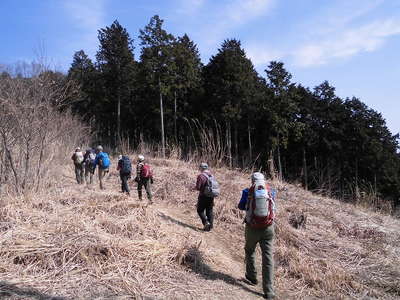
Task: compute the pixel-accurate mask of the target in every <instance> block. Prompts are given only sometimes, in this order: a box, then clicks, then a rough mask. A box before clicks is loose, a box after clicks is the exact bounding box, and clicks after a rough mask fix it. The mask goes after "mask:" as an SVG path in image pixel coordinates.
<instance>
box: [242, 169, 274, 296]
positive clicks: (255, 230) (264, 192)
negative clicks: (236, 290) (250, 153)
mask: <svg viewBox="0 0 400 300" xmlns="http://www.w3.org/2000/svg"><path fill="white" fill-rule="evenodd" d="M274 198H275V192H274V191H272V190H271V188H270V187H269V186H268V185H267V184H266V183H265V179H264V175H263V174H262V173H260V172H255V173H253V174H252V176H251V186H250V188H248V189H245V190H243V192H242V198H241V200H240V202H239V205H238V208H239V209H241V210H245V211H246V217H245V221H244V222H245V223H246V228H245V256H246V274H245V277H246V279H247V280H248V283H249V284H251V285H257V284H258V280H257V272H256V267H255V262H254V259H255V249H256V246H257V244H260V248H261V255H262V285H263V290H264V298H266V299H272V298H274V297H275V293H274V285H273V280H274V261H273V255H272V250H273V241H274V235H275V232H274V215H275V200H274Z"/></svg>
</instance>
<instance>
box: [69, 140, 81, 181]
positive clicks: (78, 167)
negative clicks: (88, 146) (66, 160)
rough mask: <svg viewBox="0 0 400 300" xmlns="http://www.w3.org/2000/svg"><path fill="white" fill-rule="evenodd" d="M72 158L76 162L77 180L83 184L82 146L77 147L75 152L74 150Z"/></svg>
mask: <svg viewBox="0 0 400 300" xmlns="http://www.w3.org/2000/svg"><path fill="white" fill-rule="evenodd" d="M71 159H72V161H73V162H74V167H75V177H76V182H77V183H78V184H82V183H83V167H84V160H83V153H82V151H81V148H79V147H77V148H76V149H75V152H74V154H72V156H71Z"/></svg>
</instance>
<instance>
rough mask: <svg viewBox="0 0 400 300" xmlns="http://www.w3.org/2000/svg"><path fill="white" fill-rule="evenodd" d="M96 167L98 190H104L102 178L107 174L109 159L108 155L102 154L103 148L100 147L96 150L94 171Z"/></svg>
mask: <svg viewBox="0 0 400 300" xmlns="http://www.w3.org/2000/svg"><path fill="white" fill-rule="evenodd" d="M97 165H98V166H99V171H98V172H99V183H100V189H101V190H104V189H105V187H104V184H103V179H104V176H105V175H106V174H107V173H108V171H109V170H108V168H109V167H110V158H109V157H108V154H107V153H105V152H103V147H102V146H101V145H99V146H97V148H96V158H95V160H94V169H96V167H97Z"/></svg>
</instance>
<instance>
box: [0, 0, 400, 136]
mask: <svg viewBox="0 0 400 300" xmlns="http://www.w3.org/2000/svg"><path fill="white" fill-rule="evenodd" d="M155 14H158V15H159V16H160V18H162V19H164V21H165V22H164V27H165V29H166V30H167V31H168V32H170V33H172V34H174V35H175V36H181V35H183V34H184V33H187V34H188V35H189V37H190V38H191V39H192V40H194V42H195V43H196V44H197V45H198V48H199V51H200V54H201V58H202V61H203V63H205V64H206V63H207V62H208V61H209V59H210V57H211V56H212V55H213V54H215V53H217V50H218V48H219V47H220V46H221V43H222V41H223V40H224V39H227V38H236V39H239V40H241V42H242V46H243V48H244V49H245V50H246V53H247V55H248V57H249V58H251V60H252V61H253V63H254V65H255V67H256V69H257V70H258V72H259V73H260V75H262V76H265V72H264V70H265V68H266V66H267V65H268V63H269V62H270V61H271V60H280V61H283V62H284V63H285V65H286V68H287V69H288V71H289V72H291V73H292V75H293V81H294V82H298V83H301V84H303V85H305V86H308V87H310V88H313V87H314V86H316V85H318V84H320V83H321V82H322V81H324V80H328V81H329V83H330V84H332V85H333V86H335V87H336V91H337V94H338V96H340V97H342V98H346V97H352V96H356V97H358V98H360V99H361V100H362V101H363V102H365V103H366V104H367V105H368V106H370V107H371V108H373V109H375V110H377V111H379V112H381V113H382V115H383V117H384V118H385V119H386V121H387V124H388V127H389V129H390V130H391V131H392V133H394V134H395V133H398V132H400V117H399V116H398V115H399V114H400V101H399V97H400V96H399V95H400V84H399V82H398V81H399V80H400V56H399V53H400V0H298V1H288V0H230V1H228V0H218V1H215V0H40V1H39V0H1V1H0V16H1V18H0V26H1V34H0V65H12V64H15V63H17V62H21V61H26V62H30V61H32V60H34V59H35V58H37V56H38V55H43V52H45V53H44V54H45V56H46V57H47V59H48V60H49V61H50V62H51V63H52V65H53V66H55V67H56V68H57V69H59V70H61V71H64V72H66V71H67V70H68V68H69V66H70V64H71V61H72V56H73V54H74V52H75V51H78V50H81V49H82V50H84V51H85V52H86V53H87V54H88V55H89V56H90V57H91V58H92V59H93V60H94V59H95V54H96V51H97V49H98V40H97V30H98V29H100V28H104V27H105V26H109V25H110V24H111V23H112V22H113V21H114V20H115V19H117V20H118V21H119V22H120V23H121V25H122V26H124V27H125V28H127V30H128V32H129V34H130V35H131V37H132V38H133V39H134V45H135V48H136V49H135V57H136V59H138V58H139V53H140V45H139V43H140V41H139V40H138V34H139V29H141V28H143V27H144V26H145V25H146V24H147V23H148V22H149V20H150V18H151V17H152V16H153V15H155ZM43 49H44V51H43Z"/></svg>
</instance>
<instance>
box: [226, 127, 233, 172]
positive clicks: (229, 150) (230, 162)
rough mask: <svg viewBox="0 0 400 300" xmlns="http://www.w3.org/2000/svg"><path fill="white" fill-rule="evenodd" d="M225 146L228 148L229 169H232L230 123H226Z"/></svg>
mask: <svg viewBox="0 0 400 300" xmlns="http://www.w3.org/2000/svg"><path fill="white" fill-rule="evenodd" d="M226 146H227V148H228V159H229V167H230V168H232V136H231V123H230V122H229V121H227V122H226Z"/></svg>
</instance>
